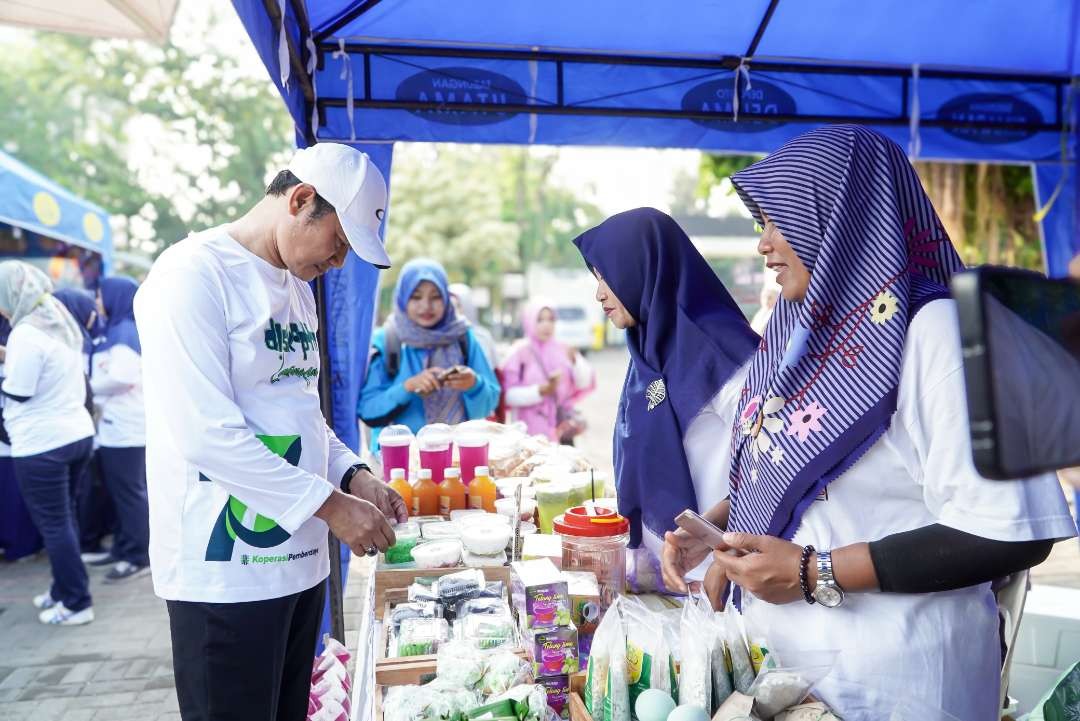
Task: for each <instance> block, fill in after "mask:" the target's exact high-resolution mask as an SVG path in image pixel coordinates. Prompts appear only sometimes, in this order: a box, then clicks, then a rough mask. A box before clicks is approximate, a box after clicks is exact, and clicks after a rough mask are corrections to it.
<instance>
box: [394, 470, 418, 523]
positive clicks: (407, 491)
mask: <svg viewBox="0 0 1080 721" xmlns="http://www.w3.org/2000/svg"><path fill="white" fill-rule="evenodd" d="M389 485H390V487H391V488H393V489H394V490H395V491H397V492H398V495H399V496H401V500H403V501H405V508H406V509H407V510H408V512H409V513H412V512H413V503H412V497H413V492H412V486H410V485H409V482H408V481H407V480H405V469H404V468H394V469H393V470H391V471H390V483H389Z"/></svg>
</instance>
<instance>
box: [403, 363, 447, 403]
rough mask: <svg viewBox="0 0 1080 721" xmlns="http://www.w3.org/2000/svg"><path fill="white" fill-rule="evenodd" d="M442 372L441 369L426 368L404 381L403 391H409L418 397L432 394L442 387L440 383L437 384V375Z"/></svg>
mask: <svg viewBox="0 0 1080 721" xmlns="http://www.w3.org/2000/svg"><path fill="white" fill-rule="evenodd" d="M442 372H443V369H442V368H428V369H426V370H422V371H420V372H419V373H417V374H416V375H414V376H413V377H412V378H410V379H409V380H407V381H405V390H407V391H409V393H415V394H416V395H418V396H426V395H429V394H431V393H434V392H435V391H437V390H439V388H441V387H442V383H440V382H439V374H441V373H442Z"/></svg>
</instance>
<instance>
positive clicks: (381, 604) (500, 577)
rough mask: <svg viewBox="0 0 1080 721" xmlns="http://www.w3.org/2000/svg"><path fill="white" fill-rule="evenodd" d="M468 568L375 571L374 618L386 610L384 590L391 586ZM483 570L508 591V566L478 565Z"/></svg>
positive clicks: (394, 586)
mask: <svg viewBox="0 0 1080 721" xmlns="http://www.w3.org/2000/svg"><path fill="white" fill-rule="evenodd" d="M465 570H468V569H467V568H466V567H465V566H458V567H457V568H383V569H376V571H375V618H377V619H379V620H380V621H381V620H382V618H383V613H384V611H385V610H386V592H387V591H388V590H389V589H392V588H405V589H407V588H408V587H409V586H410V585H412V583H413V582H414V581H415V580H416V579H418V578H425V577H427V578H431V577H435V576H446V575H448V574H451V573H459V572H461V571H465ZM480 570H481V571H483V572H484V578H485V579H486V580H487V581H489V582H491V581H502V582H503V584H504V585H505V586H506V592H507V594H508V595H509V593H510V567H509V566H480Z"/></svg>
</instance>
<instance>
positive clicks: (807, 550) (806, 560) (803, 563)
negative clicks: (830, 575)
mask: <svg viewBox="0 0 1080 721" xmlns="http://www.w3.org/2000/svg"><path fill="white" fill-rule="evenodd" d="M813 553H814V547H813V546H804V547H803V550H802V558H800V559H799V588H801V589H802V595H803V598H804V599H806V602H807V603H810V604H814V603H817V600H816V599H815V598H814V595H813V594H812V593H810V582H809V576H810V571H809V566H810V556H811V555H812V554H813Z"/></svg>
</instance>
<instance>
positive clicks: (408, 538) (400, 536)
mask: <svg viewBox="0 0 1080 721" xmlns="http://www.w3.org/2000/svg"><path fill="white" fill-rule="evenodd" d="M394 537H395V539H396V542H395V543H394V545H393V546H391V547H390V548H388V549H386V562H387V563H390V564H399V563H412V560H413V557H412V550H413V548H414V547H415V546H416V544H417V543H419V542H420V525H419V524H417V523H413V522H411V521H410V522H408V523H399V524H398V525H396V526H394Z"/></svg>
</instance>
